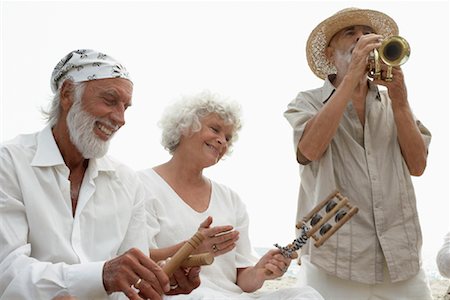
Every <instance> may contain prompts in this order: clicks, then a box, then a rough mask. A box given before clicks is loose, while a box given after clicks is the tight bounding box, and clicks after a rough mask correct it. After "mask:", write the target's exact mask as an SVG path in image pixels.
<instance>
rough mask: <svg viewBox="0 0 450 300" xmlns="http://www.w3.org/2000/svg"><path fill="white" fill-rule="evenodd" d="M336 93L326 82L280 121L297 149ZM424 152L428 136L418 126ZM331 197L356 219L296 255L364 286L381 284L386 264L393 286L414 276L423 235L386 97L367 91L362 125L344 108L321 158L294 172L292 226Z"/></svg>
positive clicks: (301, 96)
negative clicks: (353, 209) (343, 201)
mask: <svg viewBox="0 0 450 300" xmlns="http://www.w3.org/2000/svg"><path fill="white" fill-rule="evenodd" d="M334 90H335V88H334V86H333V85H332V84H331V82H330V81H329V79H328V78H327V79H326V80H325V83H324V85H323V87H322V88H318V89H314V90H309V91H305V92H301V93H300V94H299V95H298V96H297V98H296V99H295V100H294V101H292V102H291V103H290V104H289V106H288V109H287V111H286V112H285V117H286V118H287V120H288V121H289V122H290V124H291V125H292V127H293V129H294V145H295V151H296V153H297V145H298V142H299V141H300V138H301V136H302V134H303V131H304V129H305V126H306V123H307V122H308V120H309V119H310V118H311V117H313V116H314V115H315V114H316V113H317V112H318V111H319V110H320V109H321V108H322V107H323V106H324V105H325V103H326V101H328V99H329V98H330V97H331V95H332V93H333V92H334ZM417 124H418V126H419V129H420V132H421V133H422V137H423V140H424V142H425V144H426V146H427V147H428V145H429V143H430V140H431V135H430V133H429V131H428V130H427V129H426V128H425V127H424V126H423V125H422V124H421V123H420V122H418V121H417ZM335 189H338V190H339V191H340V192H341V194H342V195H344V196H346V197H347V198H348V199H349V201H350V203H352V204H353V205H355V206H357V207H358V208H359V212H358V213H357V214H356V215H355V216H354V217H353V218H352V219H351V220H350V221H349V222H348V223H347V224H345V225H344V226H343V227H341V229H339V230H338V231H337V232H336V233H335V234H334V235H333V236H332V237H331V238H330V239H329V240H327V241H326V242H325V244H323V245H322V246H321V247H320V248H316V247H314V246H312V244H313V243H311V242H308V244H307V245H305V246H304V247H303V249H302V254H310V257H311V261H312V262H313V263H314V264H315V265H317V266H319V267H321V268H322V269H324V270H325V271H326V272H327V273H329V274H331V275H334V276H337V277H339V278H343V279H349V280H353V281H358V282H363V283H369V284H373V283H379V282H382V281H383V265H384V263H385V262H386V264H387V267H388V270H389V275H390V278H391V280H392V281H393V282H397V281H401V280H405V279H407V278H410V277H412V276H413V275H415V274H416V273H417V272H418V271H419V268H420V249H421V245H422V235H421V230H420V226H419V220H418V215H417V210H416V199H415V194H414V188H413V185H412V181H411V176H410V173H409V171H408V167H407V165H406V163H405V161H404V159H403V157H402V153H401V150H400V145H399V143H398V141H397V130H396V125H395V122H394V114H393V111H392V107H391V101H390V99H389V97H388V94H387V91H379V90H378V88H377V87H376V86H375V85H373V84H372V83H370V87H369V91H368V94H367V98H366V110H365V125H364V128H363V127H362V125H361V122H360V121H359V118H358V115H357V113H356V110H355V108H354V107H353V105H352V102H351V101H350V102H349V103H348V105H347V109H346V110H345V112H344V114H343V116H342V119H341V121H340V124H339V127H338V129H337V131H336V134H335V136H334V137H333V139H332V141H331V143H330V145H329V146H328V148H327V150H326V151H325V153H324V154H323V156H322V157H321V159H319V160H317V161H313V162H311V163H309V164H307V165H300V192H299V199H298V209H297V219H298V220H301V219H302V218H303V217H304V216H305V215H306V214H307V213H308V212H309V211H310V210H311V209H312V208H313V207H314V206H315V205H316V204H317V203H318V202H320V201H321V200H323V199H325V198H326V197H327V196H328V195H329V194H330V193H331V192H333V191H334V190H335Z"/></svg>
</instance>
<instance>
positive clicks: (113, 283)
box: [103, 248, 170, 300]
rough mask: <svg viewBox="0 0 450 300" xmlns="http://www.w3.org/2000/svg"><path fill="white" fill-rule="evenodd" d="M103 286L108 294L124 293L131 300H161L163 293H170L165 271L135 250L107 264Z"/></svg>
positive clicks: (104, 270) (104, 268)
mask: <svg viewBox="0 0 450 300" xmlns="http://www.w3.org/2000/svg"><path fill="white" fill-rule="evenodd" d="M103 285H104V287H105V290H106V292H107V293H108V294H111V293H113V292H123V293H124V294H125V295H126V296H127V297H128V298H129V299H136V300H137V299H142V298H144V299H153V300H160V299H161V295H162V294H163V293H165V292H169V291H170V286H169V278H168V277H167V275H166V274H165V273H164V271H163V270H162V269H161V268H160V267H159V266H158V265H157V264H156V263H155V262H154V261H153V260H151V259H150V258H149V257H148V255H146V254H144V253H142V252H141V251H140V250H138V249H135V248H133V249H130V250H128V251H127V252H125V253H124V254H122V255H120V256H118V257H116V258H114V259H112V260H109V261H107V262H106V263H105V265H104V266H103ZM141 297H142V298H141Z"/></svg>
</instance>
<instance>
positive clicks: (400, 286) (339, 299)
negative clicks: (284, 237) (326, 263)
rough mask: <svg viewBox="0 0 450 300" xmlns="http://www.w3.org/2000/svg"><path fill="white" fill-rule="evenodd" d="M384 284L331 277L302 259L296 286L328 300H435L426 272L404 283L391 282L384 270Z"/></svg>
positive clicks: (305, 256) (306, 257)
mask: <svg viewBox="0 0 450 300" xmlns="http://www.w3.org/2000/svg"><path fill="white" fill-rule="evenodd" d="M384 278H385V281H384V282H383V283H380V284H364V283H359V282H355V281H350V280H344V279H340V278H338V277H335V276H332V275H328V274H327V273H326V272H325V271H323V270H322V269H319V268H318V267H316V266H315V265H313V264H311V262H310V261H309V256H308V255H304V256H303V257H302V265H301V267H300V271H299V276H298V281H297V285H298V286H303V285H309V286H311V287H313V288H314V289H316V290H317V291H318V292H319V293H320V294H321V295H322V297H323V298H324V299H325V300H432V299H433V297H432V296H431V289H430V286H429V284H428V280H427V278H426V275H425V272H424V270H423V269H420V271H419V273H418V274H417V275H416V276H414V277H412V278H410V279H408V280H405V281H400V282H394V283H392V282H390V281H389V274H388V271H387V267H386V266H385V268H384Z"/></svg>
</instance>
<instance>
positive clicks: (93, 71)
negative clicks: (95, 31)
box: [50, 49, 131, 93]
mask: <svg viewBox="0 0 450 300" xmlns="http://www.w3.org/2000/svg"><path fill="white" fill-rule="evenodd" d="M105 78H125V79H128V80H130V81H131V79H130V77H129V75H128V71H127V69H125V67H124V66H122V64H120V63H119V62H118V61H117V60H116V59H114V58H112V57H111V56H109V55H106V54H104V53H101V52H98V51H95V50H91V49H81V50H74V51H72V52H70V53H69V54H67V55H66V56H65V57H64V58H63V59H61V61H60V62H59V63H58V64H57V65H56V67H55V69H54V70H53V72H52V77H51V80H50V85H51V88H52V91H53V92H54V93H55V92H56V91H57V90H58V88H59V87H60V86H61V84H62V83H63V82H64V81H65V80H66V79H69V80H72V81H73V82H82V81H90V80H95V79H105Z"/></svg>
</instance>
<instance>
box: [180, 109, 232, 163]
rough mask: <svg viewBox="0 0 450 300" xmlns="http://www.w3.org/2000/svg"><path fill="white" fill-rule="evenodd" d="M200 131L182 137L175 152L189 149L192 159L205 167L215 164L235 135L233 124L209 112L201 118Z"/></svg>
mask: <svg viewBox="0 0 450 300" xmlns="http://www.w3.org/2000/svg"><path fill="white" fill-rule="evenodd" d="M200 123H201V125H202V127H201V129H200V131H197V132H194V133H193V134H192V135H187V136H186V135H185V136H183V137H182V138H181V140H180V144H179V146H178V148H177V149H176V150H175V152H180V151H183V152H184V151H187V152H189V157H190V158H191V159H192V160H195V161H198V163H199V164H201V166H202V167H203V168H206V167H209V166H212V165H215V164H216V163H217V162H218V161H219V160H220V159H221V158H222V157H223V155H224V154H225V153H226V152H227V151H228V146H229V144H230V141H231V139H232V135H233V125H231V124H225V121H224V120H223V119H221V118H220V117H219V116H218V115H217V114H214V113H212V114H209V115H207V116H206V117H204V118H203V119H201V120H200Z"/></svg>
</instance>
